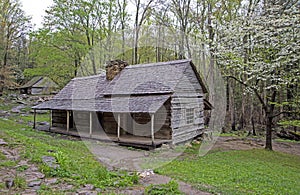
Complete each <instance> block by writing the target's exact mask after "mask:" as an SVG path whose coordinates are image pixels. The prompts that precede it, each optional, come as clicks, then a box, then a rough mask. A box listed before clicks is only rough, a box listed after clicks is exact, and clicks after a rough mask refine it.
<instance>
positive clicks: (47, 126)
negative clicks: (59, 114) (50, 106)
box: [36, 125, 50, 131]
mask: <svg viewBox="0 0 300 195" xmlns="http://www.w3.org/2000/svg"><path fill="white" fill-rule="evenodd" d="M49 128H50V126H49V125H43V126H37V127H36V129H37V130H39V131H49Z"/></svg>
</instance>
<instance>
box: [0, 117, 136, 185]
mask: <svg viewBox="0 0 300 195" xmlns="http://www.w3.org/2000/svg"><path fill="white" fill-rule="evenodd" d="M0 138H2V139H4V140H5V141H6V142H8V143H9V147H21V148H22V150H21V151H23V152H22V154H21V156H22V158H25V159H29V160H30V161H31V162H32V163H36V164H37V165H38V166H39V168H40V170H41V171H42V172H43V173H44V174H45V175H46V176H47V177H59V178H63V179H64V180H66V181H69V182H71V183H73V184H76V185H82V184H93V185H94V186H95V187H97V188H106V187H123V186H124V187H125V186H130V185H133V184H134V183H136V182H137V177H135V176H129V175H128V174H127V173H126V172H122V173H119V172H110V171H108V170H107V169H106V168H105V167H103V166H102V165H101V164H100V163H99V162H98V161H97V160H96V159H95V157H94V156H93V155H92V154H91V153H90V152H89V150H88V149H87V148H86V146H85V144H84V143H83V142H81V141H71V140H63V139H58V137H53V136H50V135H48V134H47V133H44V132H39V131H34V130H32V129H31V128H30V127H26V126H24V125H21V124H18V123H16V122H15V121H12V120H7V119H6V120H4V119H0ZM49 151H51V152H49ZM43 156H53V157H55V159H56V160H57V162H58V164H59V168H56V169H54V168H51V167H49V166H48V165H46V164H44V163H43V162H42V157H43ZM3 163H6V164H4V165H3V164H0V166H13V165H15V164H14V163H12V162H9V161H5V162H3ZM7 163H8V164H7Z"/></svg>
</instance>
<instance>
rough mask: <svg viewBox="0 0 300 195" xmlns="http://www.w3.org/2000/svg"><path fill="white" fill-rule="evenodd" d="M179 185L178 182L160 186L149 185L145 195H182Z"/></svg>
mask: <svg viewBox="0 0 300 195" xmlns="http://www.w3.org/2000/svg"><path fill="white" fill-rule="evenodd" d="M182 194H183V193H182V192H180V190H179V185H178V183H177V182H176V181H174V180H171V181H170V182H169V183H166V184H160V185H153V184H151V185H149V186H147V187H146V188H145V195H182Z"/></svg>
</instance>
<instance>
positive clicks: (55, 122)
mask: <svg viewBox="0 0 300 195" xmlns="http://www.w3.org/2000/svg"><path fill="white" fill-rule="evenodd" d="M70 122H71V120H70ZM72 123H73V122H72ZM52 126H53V127H62V128H67V111H65V110H52ZM70 127H71V126H70Z"/></svg>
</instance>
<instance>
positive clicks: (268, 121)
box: [265, 114, 273, 150]
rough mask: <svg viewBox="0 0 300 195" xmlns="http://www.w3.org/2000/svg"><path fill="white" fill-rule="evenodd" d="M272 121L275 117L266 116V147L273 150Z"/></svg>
mask: <svg viewBox="0 0 300 195" xmlns="http://www.w3.org/2000/svg"><path fill="white" fill-rule="evenodd" d="M268 115H269V114H268ZM272 122H273V117H271V116H266V146H265V149H267V150H273V148H272Z"/></svg>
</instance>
